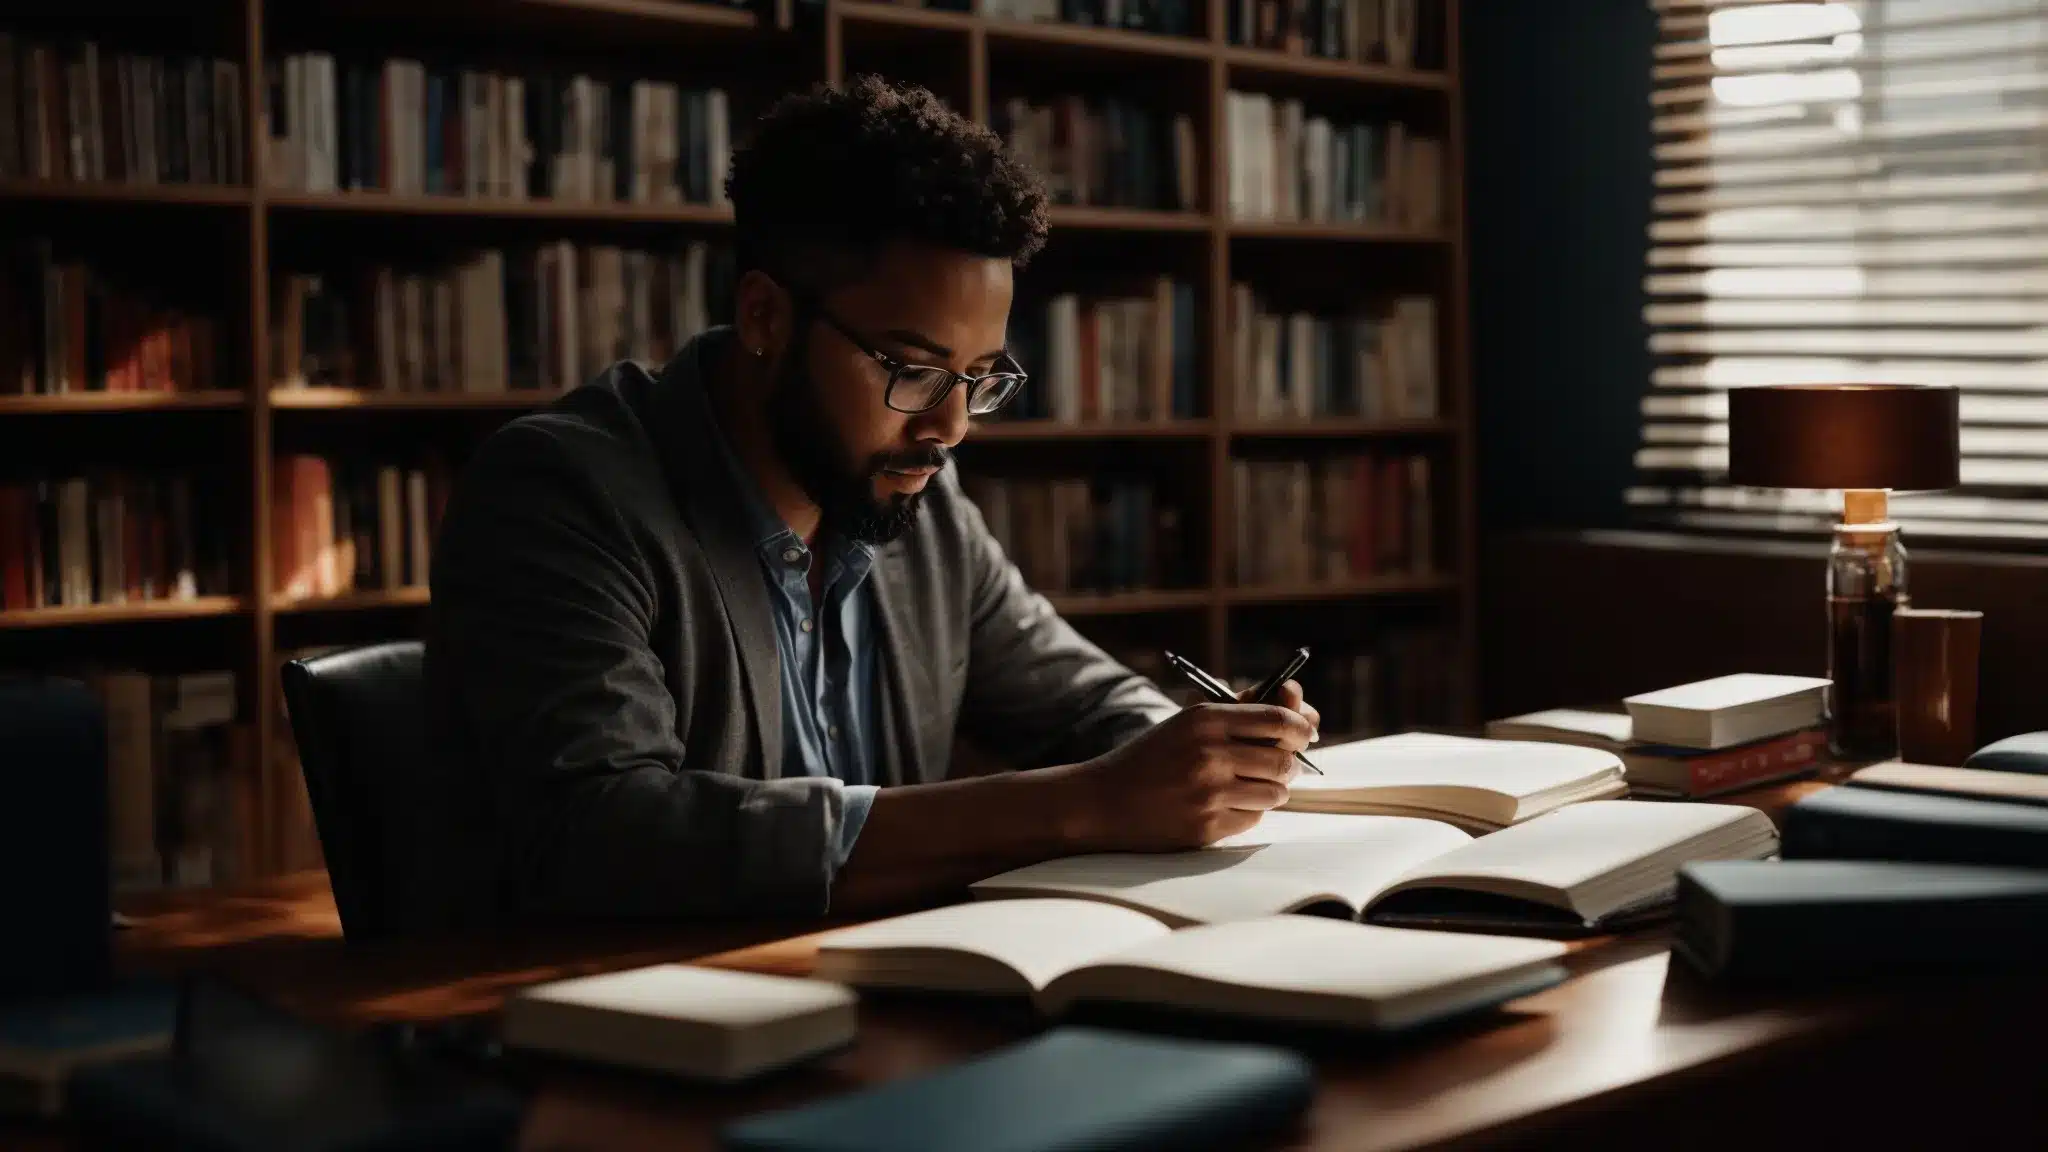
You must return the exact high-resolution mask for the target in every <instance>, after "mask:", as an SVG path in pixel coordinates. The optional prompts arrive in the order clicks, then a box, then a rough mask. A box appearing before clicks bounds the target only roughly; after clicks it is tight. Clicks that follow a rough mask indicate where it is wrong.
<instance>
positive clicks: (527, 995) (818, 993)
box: [502, 964, 859, 1082]
mask: <svg viewBox="0 0 2048 1152" xmlns="http://www.w3.org/2000/svg"><path fill="white" fill-rule="evenodd" d="M858 1007H859V998H858V997H856V996H855V995H854V993H853V992H852V990H851V989H848V988H845V987H842V986H839V985H834V984H829V983H826V982H824V981H821V980H800V979H797V978H795V977H791V976H772V975H767V974H763V973H755V972H734V971H728V970H725V969H720V968H702V967H697V966H694V965H689V964H656V965H652V966H650V967H646V968H633V969H628V970H625V971H621V972H605V973H600V974H598V975H594V976H578V977H575V978H572V979H568V980H556V981H553V982H551V983H547V984H539V985H535V986H534V987H531V988H527V989H524V990H522V991H520V992H517V993H515V994H513V995H512V996H511V997H510V998H508V999H507V1000H506V1001H505V1008H504V1014H503V1020H502V1028H503V1040H504V1043H505V1045H506V1046H507V1047H511V1048H524V1049H529V1050H536V1051H544V1052H549V1053H552V1054H554V1055H558V1056H567V1057H572V1058H576V1059H583V1060H591V1061H595V1062H599V1063H607V1064H617V1065H621V1066H625V1067H632V1068H639V1069H643V1070H646V1071H650V1072H660V1073H665V1074H668V1075H672V1076H682V1077H687V1078H691V1079H698V1080H708V1081H716V1082H730V1081H736V1080H743V1079H746V1078H748V1077H751V1076H756V1075H759V1074H761V1073H763V1072H766V1071H769V1070H771V1069H775V1068H781V1067H785V1066H787V1065H790V1064H794V1063H797V1062H799V1061H801V1060H805V1059H808V1058H810V1057H813V1056H816V1055H818V1054H820V1053H823V1052H828V1051H831V1050H832V1049H835V1048H839V1047H842V1046H844V1045H846V1044H848V1043H850V1042H852V1040H853V1037H854V1032H855V1028H856V1018H855V1017H856V1012H857V1010H858Z"/></svg>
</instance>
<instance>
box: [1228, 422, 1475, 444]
mask: <svg viewBox="0 0 2048 1152" xmlns="http://www.w3.org/2000/svg"><path fill="white" fill-rule="evenodd" d="M1457 430H1458V424H1457V422H1456V421H1453V420H1353V419H1347V418H1344V417H1334V418H1325V419H1321V420H1260V421H1248V422H1245V423H1241V424H1236V425H1233V426H1232V427H1231V429H1230V434H1231V436H1233V437H1235V438H1236V439H1240V440H1258V439H1270V440H1295V439H1310V438H1314V439H1344V440H1348V439H1352V438H1354V437H1359V438H1364V437H1388V436H1449V435H1452V434H1454V433H1456V432H1457Z"/></svg>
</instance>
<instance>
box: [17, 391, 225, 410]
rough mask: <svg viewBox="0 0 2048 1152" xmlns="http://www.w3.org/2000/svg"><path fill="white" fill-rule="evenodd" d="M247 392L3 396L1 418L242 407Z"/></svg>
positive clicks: (76, 393) (72, 393)
mask: <svg viewBox="0 0 2048 1152" xmlns="http://www.w3.org/2000/svg"><path fill="white" fill-rule="evenodd" d="M248 399H249V397H248V394H247V393H245V392H240V391H235V390H232V389H216V390H211V391H206V392H64V393H60V394H58V395H55V396H0V416H32V415H36V414H39V413H40V414H58V413H77V412H185V411H195V410H211V409H220V408H240V407H242V406H243V404H245V403H247V401H248Z"/></svg>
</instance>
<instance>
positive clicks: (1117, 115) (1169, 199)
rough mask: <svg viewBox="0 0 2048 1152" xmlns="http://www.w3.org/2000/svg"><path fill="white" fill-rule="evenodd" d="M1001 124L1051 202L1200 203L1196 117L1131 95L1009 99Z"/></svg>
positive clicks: (1177, 208)
mask: <svg viewBox="0 0 2048 1152" xmlns="http://www.w3.org/2000/svg"><path fill="white" fill-rule="evenodd" d="M995 127H996V131H997V133H998V134H1000V135H1001V136H1002V138H1003V141H1004V143H1005V144H1006V145H1007V146H1008V147H1009V149H1010V151H1011V152H1012V153H1013V154H1015V155H1016V156H1017V157H1018V158H1019V159H1021V160H1023V161H1024V162H1025V163H1026V164H1029V165H1030V166H1031V167H1032V168H1034V169H1036V170H1037V172H1038V173H1039V175H1040V176H1041V177H1042V178H1043V179H1044V180H1045V184H1046V191H1047V192H1048V193H1049V194H1050V195H1051V197H1052V199H1053V202H1054V203H1058V204H1075V205H1082V206H1087V207H1104V208H1149V209H1155V210H1160V211H1173V212H1191V211H1194V210H1195V209H1196V208H1198V207H1199V206H1200V204H1201V183H1202V182H1201V159H1200V155H1199V153H1198V152H1197V150H1196V147H1195V125H1194V121H1193V120H1192V119H1190V118H1189V117H1188V116H1187V115H1186V114H1185V113H1169V112H1165V111H1161V110H1159V109H1155V108H1148V107H1146V106H1145V105H1143V104H1138V103H1135V102H1133V101H1129V100H1121V99H1115V98H1110V99H1091V98H1089V97H1085V96H1078V95H1076V96H1066V97H1062V98H1061V99H1059V100H1057V101H1053V102H1051V103H1045V104H1035V103H1031V102H1029V101H1027V100H1025V99H1023V98H1022V97H1017V98H1013V99H1010V100H1006V101H1004V102H1003V104H1002V108H1001V111H1000V112H999V113H998V115H997V118H996V125H995Z"/></svg>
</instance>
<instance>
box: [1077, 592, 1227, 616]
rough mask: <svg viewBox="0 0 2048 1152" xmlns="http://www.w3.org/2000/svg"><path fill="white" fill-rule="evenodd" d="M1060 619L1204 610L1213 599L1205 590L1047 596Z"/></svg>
mask: <svg viewBox="0 0 2048 1152" xmlns="http://www.w3.org/2000/svg"><path fill="white" fill-rule="evenodd" d="M1046 599H1048V600H1050V601H1052V606H1053V607H1054V608H1055V609H1057V610H1058V611H1059V614H1060V615H1062V616H1077V617H1081V616H1123V615H1135V614H1140V613H1155V612H1189V611H1193V610H1195V609H1198V608H1207V607H1208V606H1209V603H1210V602H1211V601H1212V600H1213V599H1215V597H1214V596H1212V595H1211V594H1210V592H1209V590H1208V589H1206V588H1172V589H1152V590H1143V591H1134V592H1100V593H1063V594H1060V595H1049V596H1047V597H1046Z"/></svg>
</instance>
